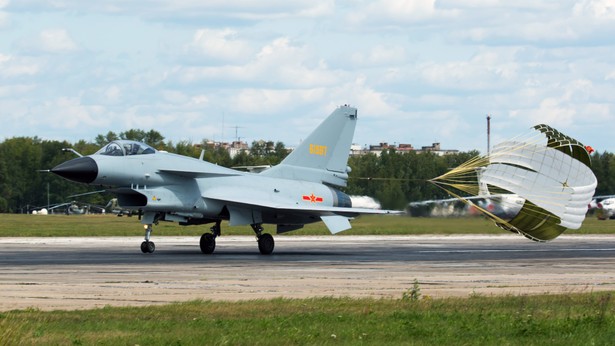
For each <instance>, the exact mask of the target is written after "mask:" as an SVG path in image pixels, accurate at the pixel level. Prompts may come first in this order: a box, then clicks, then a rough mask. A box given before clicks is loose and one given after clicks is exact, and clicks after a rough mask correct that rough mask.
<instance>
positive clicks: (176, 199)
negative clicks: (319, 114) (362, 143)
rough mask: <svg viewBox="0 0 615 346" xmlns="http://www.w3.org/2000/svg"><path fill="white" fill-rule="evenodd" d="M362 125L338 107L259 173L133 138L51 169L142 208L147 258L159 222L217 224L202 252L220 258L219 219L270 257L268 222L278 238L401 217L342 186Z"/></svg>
mask: <svg viewBox="0 0 615 346" xmlns="http://www.w3.org/2000/svg"><path fill="white" fill-rule="evenodd" d="M356 122H357V109H356V108H352V107H348V106H342V107H339V108H337V109H336V110H335V111H334V112H333V113H332V114H331V115H330V116H329V117H327V118H326V119H325V120H324V121H323V123H321V124H320V126H318V128H316V130H314V132H312V133H311V134H310V135H309V136H308V137H307V138H306V139H305V140H304V141H303V142H302V143H301V144H300V145H299V146H298V147H297V148H296V149H295V150H294V151H293V152H292V153H291V154H290V155H288V156H287V157H286V158H285V159H284V160H283V161H282V162H281V163H280V164H279V165H277V166H274V167H271V168H269V169H267V170H264V171H262V172H260V173H250V172H242V171H238V170H233V169H230V168H224V167H220V166H218V165H215V164H212V163H209V162H206V161H203V160H202V158H201V159H196V158H191V157H186V156H181V155H176V154H170V153H167V152H164V151H158V150H155V149H154V148H152V147H150V146H148V145H147V144H144V143H140V142H135V141H129V140H118V141H113V142H111V143H109V144H107V145H106V146H104V147H103V148H102V149H100V150H99V151H97V152H96V153H94V154H93V155H89V156H83V157H78V158H75V159H72V160H70V161H66V162H64V163H62V164H60V165H58V166H56V167H54V168H53V169H51V172H53V173H55V174H57V175H59V176H61V177H64V178H66V179H68V180H72V181H76V182H80V183H85V184H90V185H100V186H105V187H108V188H109V189H108V190H107V191H109V192H113V193H115V194H116V195H117V198H118V202H119V204H120V205H121V206H122V208H124V209H129V210H134V211H137V212H138V213H139V215H141V223H142V224H143V225H144V228H145V241H144V242H143V243H142V244H141V251H143V252H144V253H152V252H154V250H155V245H154V243H153V242H152V241H151V240H150V235H151V232H152V225H154V224H157V223H158V222H159V221H173V222H179V224H180V225H201V224H207V223H214V226H213V227H211V229H210V232H207V233H205V234H203V236H202V237H201V240H200V247H201V251H202V252H203V253H206V254H210V253H213V252H214V249H215V247H216V237H218V236H220V234H221V229H220V222H221V221H222V220H228V221H229V223H230V225H231V226H235V225H250V226H251V227H252V229H253V230H254V233H256V237H257V240H258V249H259V250H260V252H261V254H271V252H272V251H273V248H274V240H273V237H272V236H271V235H270V234H268V233H263V231H264V230H263V226H262V225H263V224H275V225H277V233H285V232H289V231H293V230H297V229H300V228H302V227H303V226H304V225H305V224H309V223H313V222H318V221H323V222H324V223H325V225H326V226H327V228H328V229H329V231H331V233H334V234H335V233H338V232H340V231H343V230H346V229H349V228H351V226H350V222H349V219H350V218H352V217H355V216H358V215H360V214H388V213H396V212H395V211H387V210H377V209H363V208H353V207H352V203H351V200H350V197H349V196H348V195H346V194H345V193H343V192H341V191H340V190H338V189H337V188H336V187H343V186H346V182H347V179H348V173H349V172H350V168H349V167H347V163H348V155H349V153H350V145H351V142H352V137H353V135H354V129H355V126H356Z"/></svg>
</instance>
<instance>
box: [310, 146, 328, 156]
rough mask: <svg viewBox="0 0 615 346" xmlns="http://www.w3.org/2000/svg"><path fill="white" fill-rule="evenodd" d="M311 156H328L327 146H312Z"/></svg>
mask: <svg viewBox="0 0 615 346" xmlns="http://www.w3.org/2000/svg"><path fill="white" fill-rule="evenodd" d="M310 154H312V155H320V156H327V146H326V145H316V144H310Z"/></svg>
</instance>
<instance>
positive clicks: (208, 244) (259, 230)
mask: <svg viewBox="0 0 615 346" xmlns="http://www.w3.org/2000/svg"><path fill="white" fill-rule="evenodd" d="M251 226H252V229H253V230H254V233H256V239H257V241H258V250H259V251H260V253H261V254H263V255H270V254H271V253H272V252H273V248H274V246H275V242H274V241H273V237H272V236H271V234H269V233H263V227H262V225H261V224H253V225H251ZM210 231H211V232H210V233H204V234H203V235H202V236H201V241H200V242H199V246H200V247H201V252H202V253H204V254H208V255H209V254H212V253H213V252H214V250H215V249H216V238H217V237H218V236H220V233H221V228H220V221H217V222H216V224H215V225H214V226H213V227H211V229H210Z"/></svg>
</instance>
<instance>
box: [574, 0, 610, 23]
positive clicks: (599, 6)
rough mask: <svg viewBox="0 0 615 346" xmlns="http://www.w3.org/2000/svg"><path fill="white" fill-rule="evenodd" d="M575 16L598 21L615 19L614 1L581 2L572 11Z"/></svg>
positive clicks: (589, 0)
mask: <svg viewBox="0 0 615 346" xmlns="http://www.w3.org/2000/svg"><path fill="white" fill-rule="evenodd" d="M572 11H573V13H574V15H576V16H589V17H593V18H598V19H608V20H612V19H615V0H583V1H579V2H577V3H576V4H575V5H574V7H573V9H572Z"/></svg>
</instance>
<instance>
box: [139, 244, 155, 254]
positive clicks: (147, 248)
mask: <svg viewBox="0 0 615 346" xmlns="http://www.w3.org/2000/svg"><path fill="white" fill-rule="evenodd" d="M154 251H156V244H154V242H153V241H144V242H142V243H141V252H143V253H153V252H154Z"/></svg>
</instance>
